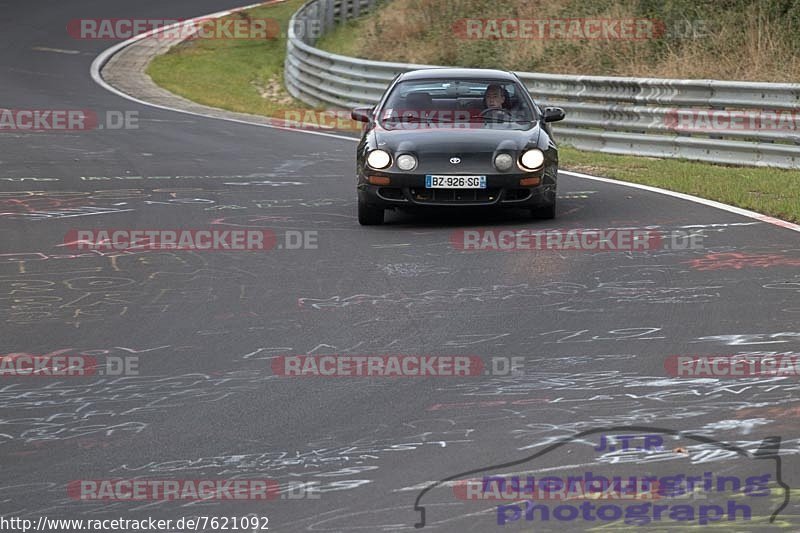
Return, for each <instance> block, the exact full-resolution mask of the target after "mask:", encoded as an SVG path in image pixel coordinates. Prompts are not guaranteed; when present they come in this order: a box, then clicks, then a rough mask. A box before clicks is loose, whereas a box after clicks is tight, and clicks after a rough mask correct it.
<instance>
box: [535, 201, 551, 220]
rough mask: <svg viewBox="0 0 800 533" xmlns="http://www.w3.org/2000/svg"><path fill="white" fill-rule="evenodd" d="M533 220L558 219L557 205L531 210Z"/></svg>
mask: <svg viewBox="0 0 800 533" xmlns="http://www.w3.org/2000/svg"><path fill="white" fill-rule="evenodd" d="M531 218H535V219H537V220H551V219H554V218H556V203H555V202H553V203H552V204H548V205H546V206H544V207H536V208H534V209H531Z"/></svg>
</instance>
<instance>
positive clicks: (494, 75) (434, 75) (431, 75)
mask: <svg viewBox="0 0 800 533" xmlns="http://www.w3.org/2000/svg"><path fill="white" fill-rule="evenodd" d="M465 78H478V79H496V80H498V81H517V78H516V76H514V74H513V73H511V72H507V71H505V70H495V69H488V68H446V67H443V68H426V69H420V70H412V71H410V72H405V73H403V74H401V75H400V78H399V79H400V80H402V81H406V80H427V79H437V80H441V79H465Z"/></svg>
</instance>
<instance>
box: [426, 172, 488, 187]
mask: <svg viewBox="0 0 800 533" xmlns="http://www.w3.org/2000/svg"><path fill="white" fill-rule="evenodd" d="M425 188H426V189H485V188H486V176H432V175H430V174H428V175H427V176H425Z"/></svg>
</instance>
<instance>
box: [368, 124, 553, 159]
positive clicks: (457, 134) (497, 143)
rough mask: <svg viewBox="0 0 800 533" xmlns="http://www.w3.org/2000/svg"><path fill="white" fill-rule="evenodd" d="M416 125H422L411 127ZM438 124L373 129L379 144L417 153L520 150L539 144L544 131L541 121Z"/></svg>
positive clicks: (457, 153) (396, 150) (393, 149)
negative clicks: (486, 124) (463, 125)
mask: <svg viewBox="0 0 800 533" xmlns="http://www.w3.org/2000/svg"><path fill="white" fill-rule="evenodd" d="M415 126H417V127H418V129H411V128H414V127H415ZM436 126H437V125H433V127H431V126H428V125H425V124H404V125H403V128H402V129H384V128H383V127H381V126H379V125H378V126H376V127H375V129H374V130H373V135H374V141H375V146H376V147H377V148H381V149H384V150H389V151H391V152H393V153H397V152H412V153H416V154H426V153H437V154H445V153H447V154H452V155H461V154H467V153H473V154H475V153H494V152H496V151H498V150H505V151H513V152H518V151H520V150H522V149H524V148H526V147H531V146H534V145H536V143H537V142H538V139H539V134H540V131H541V129H540V126H539V123H538V122H533V123H528V124H518V123H512V124H492V125H491V126H489V127H483V126H482V125H476V124H471V125H470V126H472V127H469V128H460V127H447V128H446V127H436ZM440 126H443V125H440ZM456 126H458V125H456ZM476 126H477V127H476Z"/></svg>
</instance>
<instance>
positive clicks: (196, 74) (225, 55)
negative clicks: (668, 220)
mask: <svg viewBox="0 0 800 533" xmlns="http://www.w3.org/2000/svg"><path fill="white" fill-rule="evenodd" d="M302 4H303V0H289V1H287V2H284V3H281V4H276V5H275V6H267V7H259V8H255V9H252V10H249V12H248V13H249V15H250V17H252V18H275V19H276V20H278V21H279V22H280V25H281V28H282V29H283V31H282V35H281V37H280V39H274V40H265V41H259V42H256V41H232V40H196V41H189V42H187V43H184V44H182V45H179V46H176V47H175V48H173V49H172V50H171V51H170V52H169V53H167V54H165V55H163V56H160V57H157V58H156V59H154V60H153V62H152V63H151V64H150V67H149V68H148V74H150V76H151V77H152V78H153V80H154V81H155V82H156V83H157V84H159V85H161V86H162V87H164V88H166V89H168V90H170V91H172V92H174V93H176V94H180V95H182V96H184V97H186V98H188V99H190V100H194V101H196V102H199V103H202V104H206V105H209V106H214V107H219V108H223V109H228V110H231V111H239V112H245V113H253V114H259V115H266V116H279V114H280V112H281V111H282V110H285V109H297V108H308V107H309V106H307V105H305V104H303V103H302V102H300V101H298V100H294V99H292V98H291V97H290V96H289V95H288V93H287V92H286V91H285V89H284V85H283V84H284V81H283V61H284V57H285V53H286V42H285V28H286V26H287V23H288V20H289V18H290V17H291V15H292V13H293V12H294V11H296V10H297V9H298V8H299V7H300V6H301V5H302ZM237 16H238V15H234V17H237ZM364 20H365V19H363V18H362V19H360V20H359V21H353V22H349V23H348V24H346V25H345V26H344V27H343V28H342V29H341V30H340V31H336V32H333V33H331V34H329V35H328V36H326V37H324V38H323V39H321V40H320V41H319V42H318V46H321V47H325V49H327V50H329V51H332V52H335V53H343V54H347V55H352V54H354V53H355V51H356V50H357V48H358V45H357V39H354V38H353V35H358V33H357V32H354V28H357V27H359V25H362V24H364ZM258 87H262V88H265V87H267V88H269V90H268V94H267V97H264V96H262V92H264V91H263V90H262V91H259V88H258ZM555 128H556V136H558V126H557V125H556V126H555ZM560 162H561V167H562V168H563V169H565V170H574V171H577V172H585V173H587V174H595V175H599V176H605V177H609V178H614V179H619V180H623V181H630V182H634V183H641V184H645V185H652V186H656V187H661V188H664V189H669V190H672V191H678V192H683V193H687V194H693V195H695V196H700V197H702V198H709V199H712V200H717V201H719V202H723V203H726V204H730V205H735V206H738V207H742V208H745V209H751V210H753V211H757V212H760V213H765V214H768V215H771V216H775V217H778V218H781V219H784V220H790V221H793V222H800V172H798V171H789V170H778V169H769V168H749V167H747V168H741V167H729V166H721V165H712V164H706V163H697V162H691V161H684V160H676V159H654V158H647V157H633V156H620V155H609V154H603V153H599V152H584V151H580V150H575V149H574V148H570V147H562V148H561V150H560Z"/></svg>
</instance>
